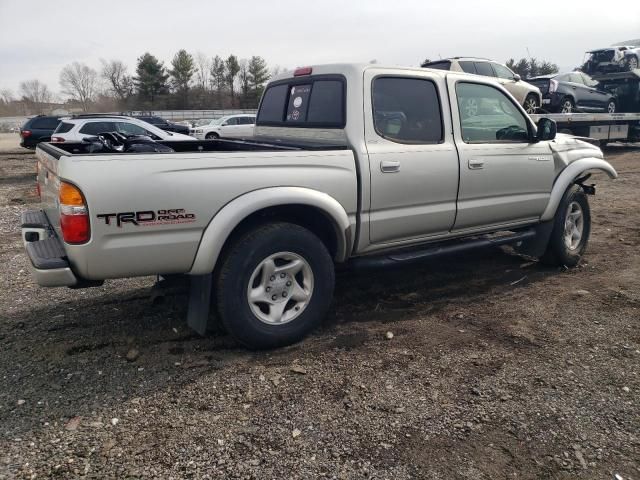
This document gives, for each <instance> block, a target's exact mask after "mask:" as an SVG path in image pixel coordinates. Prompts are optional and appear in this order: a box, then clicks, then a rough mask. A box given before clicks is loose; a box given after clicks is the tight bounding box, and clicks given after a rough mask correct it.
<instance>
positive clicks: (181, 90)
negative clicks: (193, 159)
mask: <svg viewBox="0 0 640 480" xmlns="http://www.w3.org/2000/svg"><path fill="white" fill-rule="evenodd" d="M100 62H101V67H100V68H99V69H98V70H95V69H93V68H91V67H89V66H88V65H85V64H84V63H80V62H73V63H71V64H69V65H66V66H65V67H64V68H63V69H62V71H61V72H60V79H59V83H60V91H61V93H62V95H63V96H64V97H66V98H67V99H68V102H69V106H71V107H73V108H75V109H79V110H82V111H83V112H90V111H95V112H98V111H119V110H185V109H218V108H220V109H222V108H256V107H257V105H258V102H259V100H260V96H261V95H262V91H263V89H264V85H265V83H266V82H267V81H268V80H269V78H270V76H271V75H273V74H277V73H278V72H279V71H280V69H279V67H275V68H273V69H271V71H270V70H269V67H268V65H267V62H266V61H265V60H264V58H262V57H260V56H252V57H251V58H248V59H238V57H237V56H235V55H229V56H228V57H227V58H222V57H220V56H219V55H216V56H215V57H213V58H211V57H208V56H207V55H205V54H204V53H201V52H198V53H196V55H195V56H194V55H191V54H190V53H188V52H187V51H186V50H184V49H182V50H179V51H178V52H177V53H176V54H175V55H174V57H173V59H172V60H171V62H170V64H169V65H166V66H165V64H164V62H163V61H161V60H159V59H158V58H157V57H155V56H154V55H152V54H151V53H149V52H146V53H144V54H143V55H141V56H140V57H138V59H137V62H136V66H135V71H134V72H130V71H129V69H128V67H127V65H126V64H125V63H124V62H122V61H121V60H104V59H103V60H101V61H100ZM372 62H375V61H372ZM506 65H507V67H509V68H510V69H511V70H513V71H514V72H515V73H517V74H519V75H520V76H521V77H522V78H523V79H526V78H530V77H535V76H538V75H547V74H551V73H556V72H557V71H558V66H557V65H556V64H554V63H551V62H548V61H546V60H538V59H536V58H529V59H527V58H521V59H519V60H514V59H513V58H511V59H509V60H507V62H506ZM55 98H56V95H55V94H54V93H53V92H52V91H51V90H50V89H49V88H48V87H47V85H45V84H44V83H42V82H41V81H40V80H37V79H33V80H27V81H24V82H22V83H21V84H20V88H19V96H18V97H17V98H16V97H15V96H14V94H13V92H11V91H10V90H0V115H27V114H36V113H45V112H46V111H47V109H49V106H50V104H51V103H52V102H53V101H54V99H55Z"/></svg>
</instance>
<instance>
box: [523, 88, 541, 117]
mask: <svg viewBox="0 0 640 480" xmlns="http://www.w3.org/2000/svg"><path fill="white" fill-rule="evenodd" d="M523 107H524V109H525V111H526V112H527V113H528V114H534V113H536V112H537V111H538V108H540V102H539V101H538V97H537V96H536V95H534V94H532V93H530V94H529V95H527V98H525V100H524V105H523Z"/></svg>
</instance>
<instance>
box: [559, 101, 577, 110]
mask: <svg viewBox="0 0 640 480" xmlns="http://www.w3.org/2000/svg"><path fill="white" fill-rule="evenodd" d="M575 109H576V104H575V103H574V101H573V98H571V97H564V98H563V99H562V102H560V113H573V112H574V111H575Z"/></svg>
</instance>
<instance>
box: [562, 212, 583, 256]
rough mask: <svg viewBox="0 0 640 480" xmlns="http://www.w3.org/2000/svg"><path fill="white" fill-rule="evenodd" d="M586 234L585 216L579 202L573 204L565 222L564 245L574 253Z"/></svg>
mask: <svg viewBox="0 0 640 480" xmlns="http://www.w3.org/2000/svg"><path fill="white" fill-rule="evenodd" d="M583 233H584V214H583V212H582V207H581V206H580V204H579V203H578V202H571V203H570V204H569V207H568V208H567V216H566V217H565V220H564V244H565V246H566V247H567V249H569V250H571V251H573V250H576V249H577V248H578V247H579V246H580V242H581V241H582V234H583Z"/></svg>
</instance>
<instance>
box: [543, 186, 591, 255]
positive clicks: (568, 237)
mask: <svg viewBox="0 0 640 480" xmlns="http://www.w3.org/2000/svg"><path fill="white" fill-rule="evenodd" d="M590 233H591V210H590V208H589V201H588V200H587V196H586V195H585V193H584V191H583V190H582V188H580V186H578V185H573V186H571V187H569V188H568V189H567V191H566V192H565V194H564V196H563V197H562V200H561V201H560V205H558V209H557V210H556V215H555V217H554V219H553V230H552V231H551V237H550V239H549V245H548V246H547V251H546V252H545V253H544V255H543V256H542V257H541V259H540V260H541V261H542V262H544V263H546V264H549V265H556V266H562V265H565V266H567V267H575V266H576V265H577V264H578V262H579V261H580V258H582V255H583V254H584V252H585V250H586V248H587V243H588V241H589V235H590Z"/></svg>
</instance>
